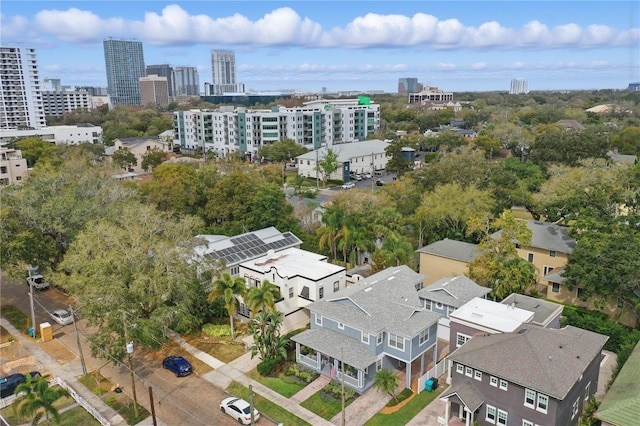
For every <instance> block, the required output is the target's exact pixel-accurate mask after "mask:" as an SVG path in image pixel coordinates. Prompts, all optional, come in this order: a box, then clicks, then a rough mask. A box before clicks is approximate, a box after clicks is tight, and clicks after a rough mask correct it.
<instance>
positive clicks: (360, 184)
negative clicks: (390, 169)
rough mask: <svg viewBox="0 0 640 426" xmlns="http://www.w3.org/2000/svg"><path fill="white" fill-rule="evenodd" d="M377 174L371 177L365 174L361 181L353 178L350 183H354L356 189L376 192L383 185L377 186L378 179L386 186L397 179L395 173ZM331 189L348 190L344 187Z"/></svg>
mask: <svg viewBox="0 0 640 426" xmlns="http://www.w3.org/2000/svg"><path fill="white" fill-rule="evenodd" d="M376 173H377V174H376V175H374V176H371V177H366V175H364V174H363V175H362V179H361V180H357V179H355V178H353V176H352V177H351V180H350V181H349V182H353V183H354V184H355V188H356V189H371V190H375V189H376V188H379V187H380V186H381V185H376V181H377V180H378V179H380V180H382V181H383V182H384V184H389V183H392V182H393V181H394V178H395V177H396V174H395V173H387V172H386V171H383V172H376ZM331 189H333V190H336V191H344V190H345V189H346V188H342V186H336V187H333V188H331Z"/></svg>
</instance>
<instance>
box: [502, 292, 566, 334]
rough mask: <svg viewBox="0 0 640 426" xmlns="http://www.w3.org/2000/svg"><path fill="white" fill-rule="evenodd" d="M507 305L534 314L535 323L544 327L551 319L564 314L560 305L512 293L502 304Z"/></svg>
mask: <svg viewBox="0 0 640 426" xmlns="http://www.w3.org/2000/svg"><path fill="white" fill-rule="evenodd" d="M500 303H503V304H505V305H512V304H513V306H515V307H516V308H520V309H524V310H525V311H529V312H533V313H534V314H533V320H532V321H533V323H535V324H539V325H542V326H544V325H545V324H546V323H547V322H548V321H549V320H550V319H551V318H553V317H556V316H558V315H560V313H562V309H563V306H562V305H560V304H558V303H553V302H549V301H546V300H542V299H536V298H535V297H531V296H526V295H524V294H518V293H511V294H510V295H509V296H508V297H507V298H506V299H504V300H503V301H502V302H500Z"/></svg>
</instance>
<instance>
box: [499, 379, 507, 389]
mask: <svg viewBox="0 0 640 426" xmlns="http://www.w3.org/2000/svg"><path fill="white" fill-rule="evenodd" d="M508 387H509V383H507V381H506V380H503V379H500V386H499V388H500V389H502V390H504V391H506V390H507V389H508Z"/></svg>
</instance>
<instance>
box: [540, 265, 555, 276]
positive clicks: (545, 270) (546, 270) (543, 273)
mask: <svg viewBox="0 0 640 426" xmlns="http://www.w3.org/2000/svg"><path fill="white" fill-rule="evenodd" d="M551 271H553V266H545V267H543V268H542V276H543V277H544V276H545V275H547V274H548V273H549V272H551Z"/></svg>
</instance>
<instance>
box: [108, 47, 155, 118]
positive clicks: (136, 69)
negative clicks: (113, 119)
mask: <svg viewBox="0 0 640 426" xmlns="http://www.w3.org/2000/svg"><path fill="white" fill-rule="evenodd" d="M103 46H104V62H105V66H106V69H107V86H108V87H107V92H108V93H109V96H110V97H111V104H112V105H113V106H118V105H140V85H139V82H138V79H139V78H140V77H144V76H145V67H144V54H143V51H142V42H140V41H133V40H115V39H112V38H108V39H106V40H104V42H103Z"/></svg>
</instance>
